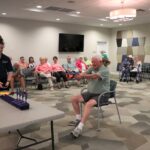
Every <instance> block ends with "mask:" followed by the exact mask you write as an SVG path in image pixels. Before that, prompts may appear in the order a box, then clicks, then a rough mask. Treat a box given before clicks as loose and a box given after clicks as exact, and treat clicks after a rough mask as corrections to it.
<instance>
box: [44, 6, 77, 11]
mask: <svg viewBox="0 0 150 150" xmlns="http://www.w3.org/2000/svg"><path fill="white" fill-rule="evenodd" d="M45 10H50V11H59V12H65V13H71V12H73V11H75V10H73V9H68V8H62V7H56V6H49V7H46V8H45Z"/></svg>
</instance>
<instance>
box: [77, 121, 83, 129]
mask: <svg viewBox="0 0 150 150" xmlns="http://www.w3.org/2000/svg"><path fill="white" fill-rule="evenodd" d="M83 127H84V124H83V123H82V122H80V123H79V125H78V128H79V129H81V130H82V128H83Z"/></svg>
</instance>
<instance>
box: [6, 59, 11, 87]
mask: <svg viewBox="0 0 150 150" xmlns="http://www.w3.org/2000/svg"><path fill="white" fill-rule="evenodd" d="M6 67H7V82H6V84H5V86H6V87H8V86H9V84H10V81H11V79H12V75H13V67H12V64H11V61H10V59H9V60H8V64H7V66H6Z"/></svg>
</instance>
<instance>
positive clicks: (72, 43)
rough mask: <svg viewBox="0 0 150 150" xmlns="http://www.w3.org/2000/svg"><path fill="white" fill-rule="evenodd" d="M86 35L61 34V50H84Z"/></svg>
mask: <svg viewBox="0 0 150 150" xmlns="http://www.w3.org/2000/svg"><path fill="white" fill-rule="evenodd" d="M83 49H84V35H80V34H65V33H60V34H59V52H83Z"/></svg>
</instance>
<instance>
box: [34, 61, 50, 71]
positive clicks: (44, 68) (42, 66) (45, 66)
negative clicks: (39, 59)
mask: <svg viewBox="0 0 150 150" xmlns="http://www.w3.org/2000/svg"><path fill="white" fill-rule="evenodd" d="M35 71H36V72H39V73H40V72H43V73H49V72H52V67H51V66H50V65H49V64H48V63H45V64H39V65H38V66H37V67H36V68H35Z"/></svg>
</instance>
